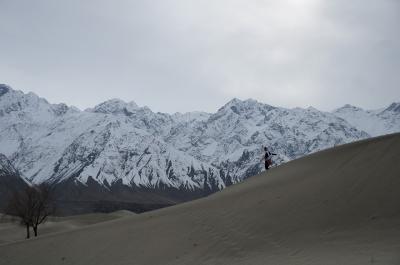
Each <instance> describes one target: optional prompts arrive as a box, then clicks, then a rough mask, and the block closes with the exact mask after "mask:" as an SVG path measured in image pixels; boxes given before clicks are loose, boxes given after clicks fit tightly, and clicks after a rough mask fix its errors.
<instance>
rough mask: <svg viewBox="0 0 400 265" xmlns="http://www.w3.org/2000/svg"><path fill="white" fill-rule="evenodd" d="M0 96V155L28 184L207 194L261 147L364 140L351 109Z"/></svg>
mask: <svg viewBox="0 0 400 265" xmlns="http://www.w3.org/2000/svg"><path fill="white" fill-rule="evenodd" d="M0 92H1V93H0V94H1V96H0V128H1V132H0V146H1V147H0V153H4V154H5V155H6V156H7V157H8V158H9V159H10V160H11V161H12V163H13V164H14V166H15V167H16V168H17V169H18V170H19V171H20V172H21V174H22V175H23V177H24V178H25V179H27V180H28V181H31V182H32V183H41V182H44V181H47V182H52V183H56V184H57V183H62V182H66V181H67V182H71V181H72V182H73V183H76V184H78V183H80V184H82V185H83V186H85V185H88V183H92V184H94V183H97V184H96V185H100V186H101V187H103V188H105V189H106V190H112V189H113V186H115V187H119V186H120V185H123V186H125V187H128V188H129V189H130V190H138V189H139V190H146V191H148V190H150V191H156V190H158V191H160V190H170V189H171V190H175V191H176V192H172V193H173V194H174V196H175V195H176V193H177V192H183V191H184V192H189V193H191V192H192V193H195V194H196V196H198V195H199V194H200V195H201V194H203V195H206V194H209V193H211V192H214V191H218V190H221V189H223V188H225V187H227V186H229V185H232V184H234V183H237V182H240V181H242V180H243V179H245V178H247V177H250V176H253V175H256V174H258V173H259V172H260V171H261V170H262V169H263V164H262V163H261V156H262V146H263V145H268V146H269V147H270V148H271V149H272V150H273V151H274V152H275V153H277V154H278V156H276V158H275V162H276V164H281V163H284V162H287V161H290V160H292V159H295V158H298V157H301V156H304V155H306V154H310V153H313V152H316V151H319V150H323V149H326V148H329V147H333V146H336V145H340V144H344V143H348V142H352V141H356V140H360V139H365V138H368V137H370V136H371V134H369V133H367V132H366V130H364V129H363V128H360V126H358V127H357V126H354V125H352V124H351V121H352V119H351V115H350V113H349V112H346V115H343V113H341V112H340V111H339V112H338V111H336V112H333V113H329V112H322V111H319V110H317V109H315V108H307V109H302V108H295V109H286V108H280V107H274V106H271V105H268V104H263V103H261V102H258V101H256V100H253V99H248V100H239V99H236V98H235V99H232V100H231V101H229V102H228V103H227V104H225V105H224V106H222V107H221V108H220V109H219V110H218V111H217V112H215V113H205V112H189V113H184V114H180V113H175V114H167V113H160V112H157V113H155V112H153V111H152V110H151V109H149V108H148V107H139V106H138V105H137V104H136V103H134V102H130V103H127V102H124V101H122V100H119V99H113V100H109V101H106V102H103V103H100V104H98V105H97V106H95V107H94V108H92V109H87V110H84V111H81V110H78V109H76V108H74V107H69V106H67V105H65V104H50V103H48V102H47V101H46V100H44V99H42V98H39V97H38V96H36V95H33V94H30V93H28V94H24V93H22V92H20V91H15V90H12V89H11V88H10V87H8V86H4V85H3V86H0ZM3 92H4V93H3ZM386 109H387V110H388V111H386V112H382V113H383V114H382V113H381V114H379V115H378V114H376V115H377V116H376V119H378V118H379V119H381V120H382V124H384V125H385V126H386V124H394V125H395V126H392V127H390V128H389V127H383V129H381V131H385V130H387V131H388V133H389V132H391V130H397V128H398V127H396V126H400V119H399V115H397V113H396V112H393V111H391V110H397V108H396V106H394V107H392V108H390V106H389V107H388V108H386ZM339 114H340V115H339ZM349 117H350V118H349ZM399 128H400V127H399ZM399 131H400V129H399ZM118 189H119V188H118ZM174 196H173V197H174ZM189 197H190V196H189ZM172 200H175V197H174V198H172Z"/></svg>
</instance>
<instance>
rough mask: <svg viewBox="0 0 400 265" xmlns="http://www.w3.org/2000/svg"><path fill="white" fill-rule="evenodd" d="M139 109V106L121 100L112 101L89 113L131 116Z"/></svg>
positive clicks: (98, 106) (96, 107) (90, 110)
mask: <svg viewBox="0 0 400 265" xmlns="http://www.w3.org/2000/svg"><path fill="white" fill-rule="evenodd" d="M138 108H139V106H138V105H137V104H136V103H135V102H133V101H131V102H129V103H127V102H125V101H123V100H121V99H111V100H107V101H105V102H103V103H101V104H99V105H97V106H95V107H94V108H93V109H88V110H87V111H89V112H96V113H103V114H129V113H131V112H133V111H135V110H137V109H138Z"/></svg>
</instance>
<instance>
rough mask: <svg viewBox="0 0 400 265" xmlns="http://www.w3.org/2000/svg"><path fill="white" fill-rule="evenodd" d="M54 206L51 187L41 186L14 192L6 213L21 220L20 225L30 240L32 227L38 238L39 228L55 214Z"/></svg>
mask: <svg viewBox="0 0 400 265" xmlns="http://www.w3.org/2000/svg"><path fill="white" fill-rule="evenodd" d="M54 205H55V204H54V201H53V198H52V188H51V186H50V185H47V184H41V185H38V186H30V187H26V188H24V189H23V190H20V191H14V192H13V194H12V196H11V197H10V199H9V202H8V205H7V207H6V211H5V212H6V214H9V215H12V216H15V217H17V218H18V219H19V222H20V224H21V225H23V226H25V227H26V238H30V227H32V228H33V231H34V235H35V236H37V235H38V226H39V225H40V224H42V223H44V222H45V221H46V220H47V217H48V216H49V215H51V214H53V213H54V212H55V206H54Z"/></svg>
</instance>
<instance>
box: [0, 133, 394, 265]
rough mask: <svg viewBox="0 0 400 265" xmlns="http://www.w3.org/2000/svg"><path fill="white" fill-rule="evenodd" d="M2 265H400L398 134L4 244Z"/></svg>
mask: <svg viewBox="0 0 400 265" xmlns="http://www.w3.org/2000/svg"><path fill="white" fill-rule="evenodd" d="M0 264H26V265H28V264H52V265H55V264H82V265H89V264H99V265H101V264H110V265H118V264H149V265H157V264H163V265H165V264H260V265H261V264H263V265H264V264H325V265H327V264H400V134H397V135H391V136H386V137H381V138H377V139H373V140H367V141H363V142H358V143H354V144H350V145H345V146H341V147H338V148H335V149H331V150H327V151H324V152H320V153H317V154H315V155H311V156H308V157H305V158H303V159H299V160H296V161H293V162H291V163H288V164H285V165H283V166H280V167H278V168H275V169H273V170H271V171H270V172H268V174H266V175H265V174H261V175H259V176H256V177H253V178H251V179H249V180H248V181H245V182H244V183H242V184H239V185H236V186H233V187H230V188H228V189H226V190H224V191H223V192H220V193H218V194H215V195H213V196H210V197H208V198H205V199H201V200H197V201H194V202H190V203H186V204H182V205H178V206H175V207H171V208H167V209H162V210H158V211H155V212H150V213H146V214H142V215H139V216H136V217H134V218H123V219H117V220H113V221H110V222H105V223H101V224H96V225H92V226H89V227H87V228H84V229H79V230H73V231H70V232H68V233H61V234H57V235H48V236H44V237H42V238H39V239H36V240H30V241H26V242H18V243H14V244H9V245H3V246H1V247H0Z"/></svg>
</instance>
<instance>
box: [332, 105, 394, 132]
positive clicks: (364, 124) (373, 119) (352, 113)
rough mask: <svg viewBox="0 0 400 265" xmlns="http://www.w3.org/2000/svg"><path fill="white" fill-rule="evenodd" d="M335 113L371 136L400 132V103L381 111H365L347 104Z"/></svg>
mask: <svg viewBox="0 0 400 265" xmlns="http://www.w3.org/2000/svg"><path fill="white" fill-rule="evenodd" d="M333 113H334V114H335V115H336V116H338V117H341V118H343V119H344V120H346V121H347V122H349V123H350V124H352V125H353V126H354V127H356V128H357V129H358V130H361V131H364V132H366V133H368V134H369V135H371V136H378V135H383V134H388V133H394V132H399V131H400V103H392V104H391V105H390V106H389V107H387V108H384V109H380V110H363V109H362V108H358V107H355V106H351V105H348V104H347V105H345V106H343V107H341V108H339V109H337V110H335V111H334V112H333Z"/></svg>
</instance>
